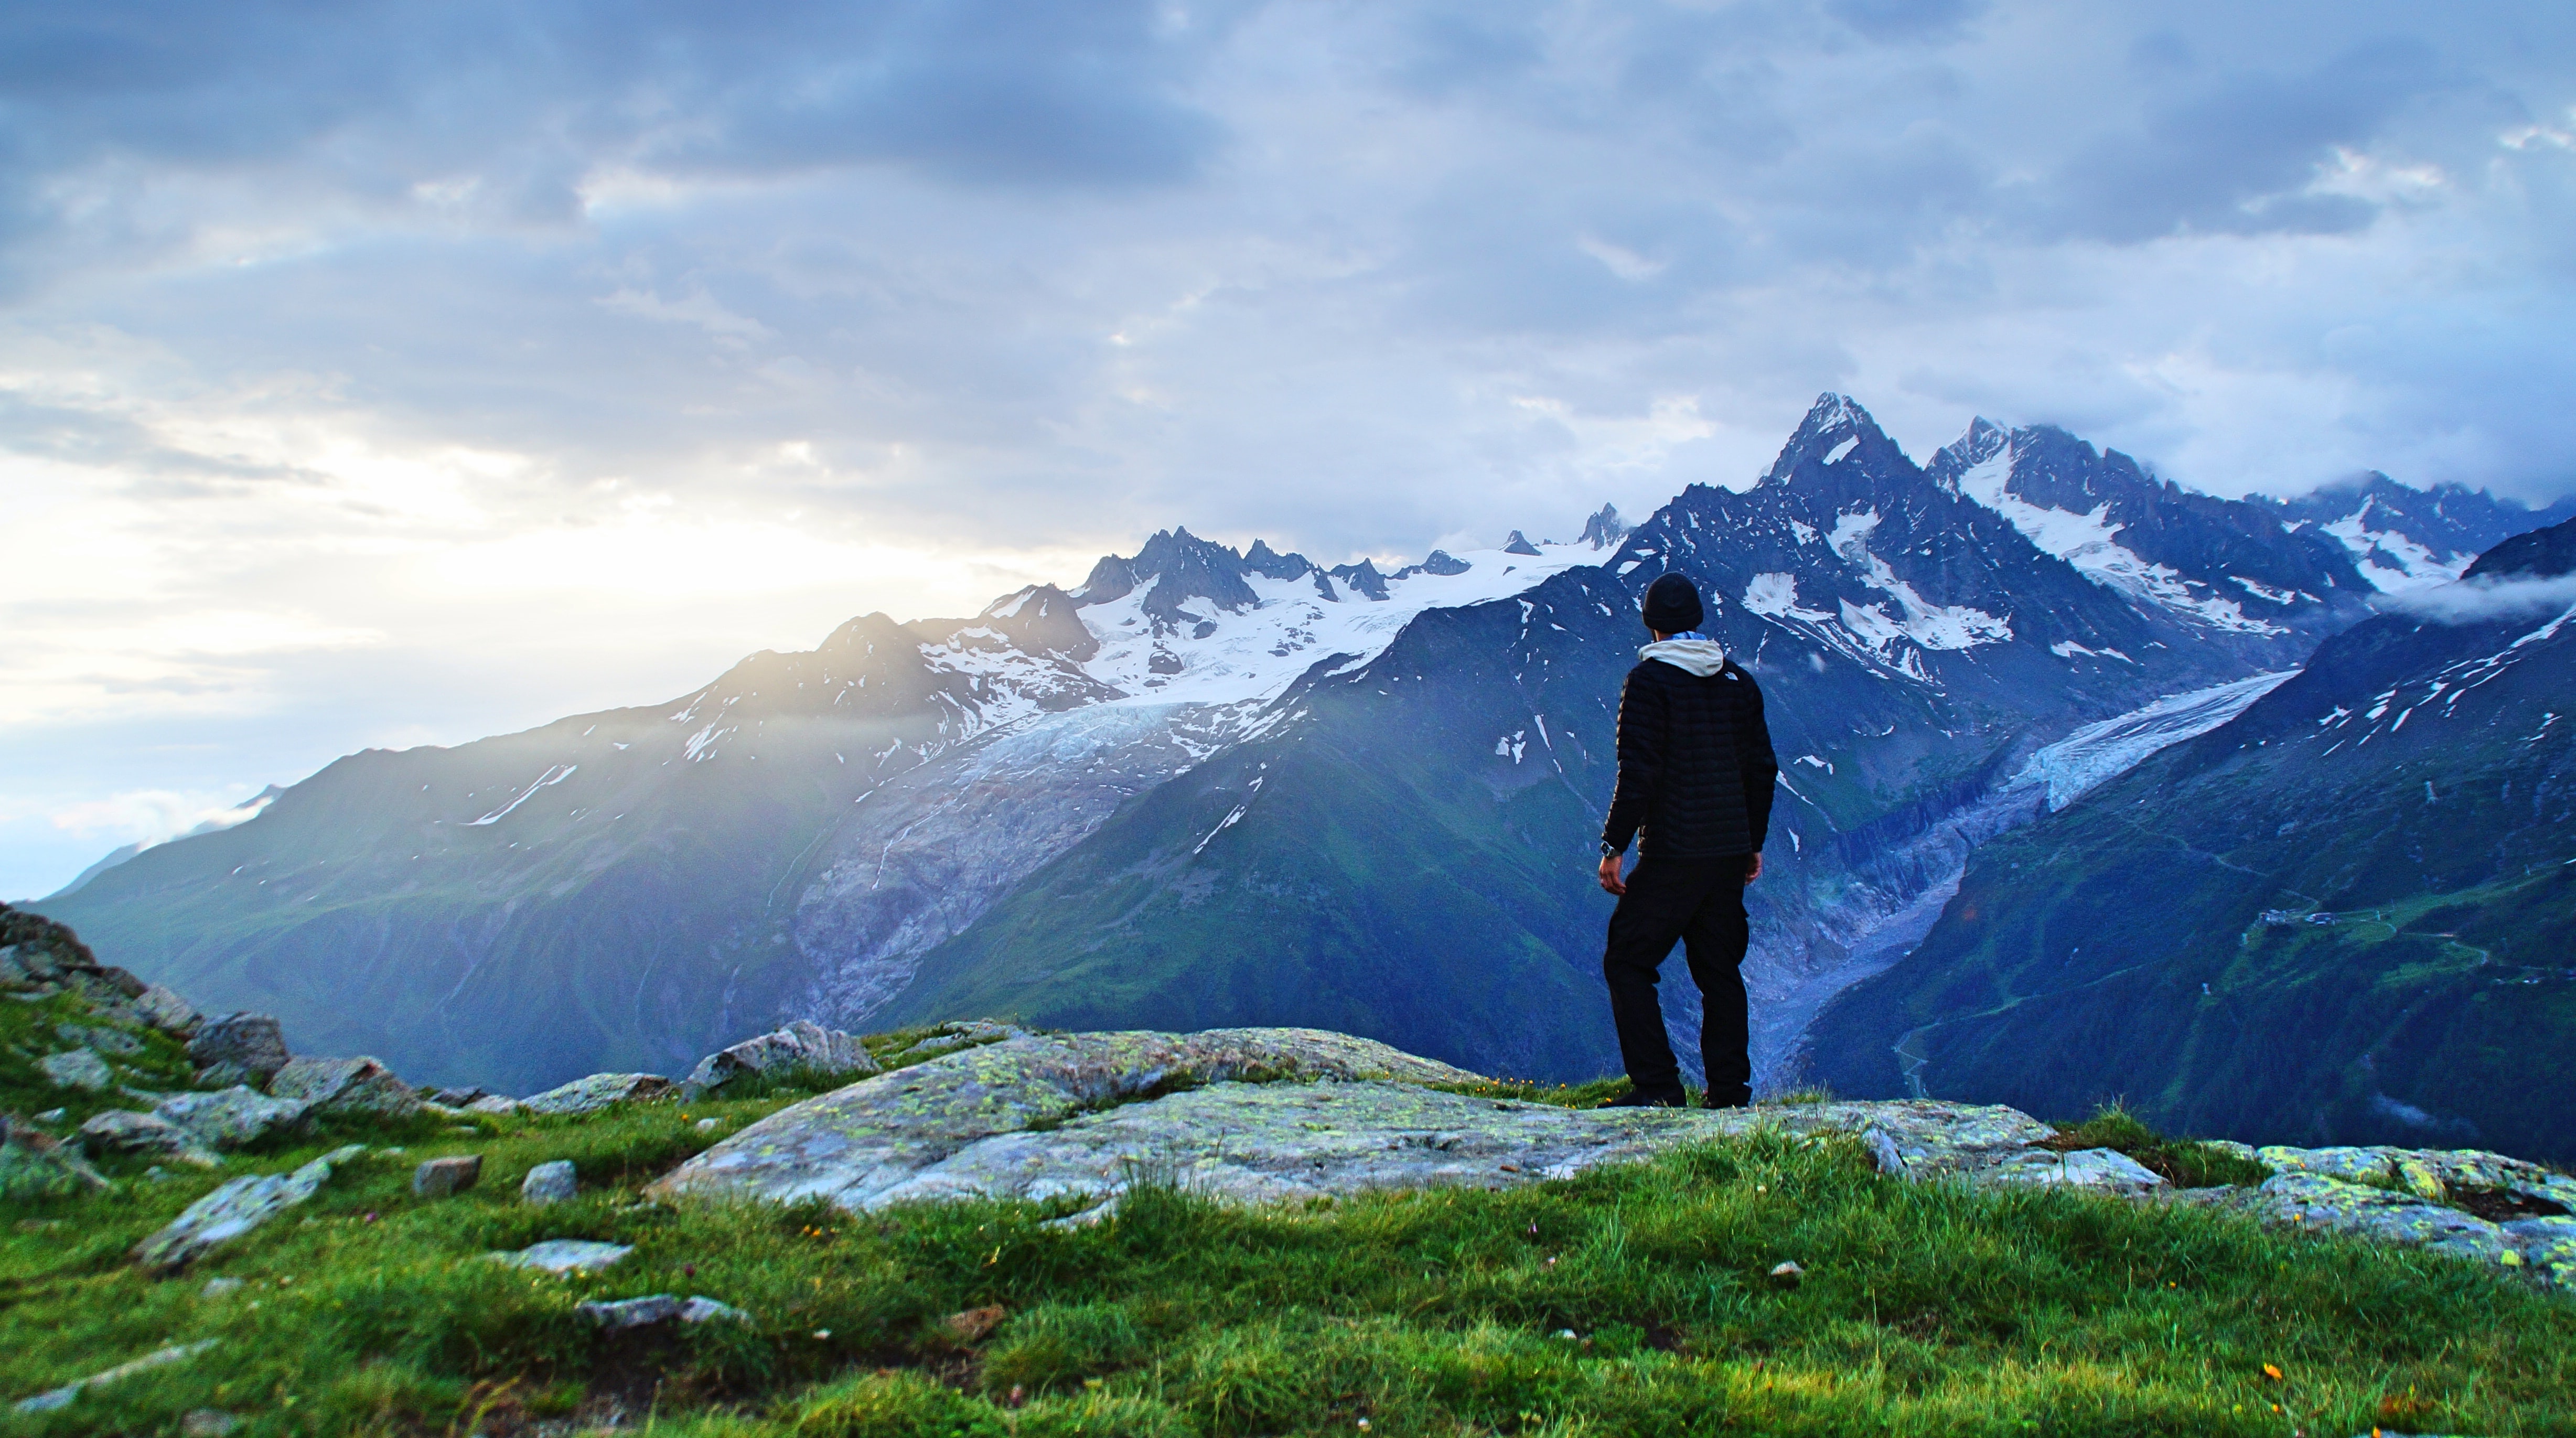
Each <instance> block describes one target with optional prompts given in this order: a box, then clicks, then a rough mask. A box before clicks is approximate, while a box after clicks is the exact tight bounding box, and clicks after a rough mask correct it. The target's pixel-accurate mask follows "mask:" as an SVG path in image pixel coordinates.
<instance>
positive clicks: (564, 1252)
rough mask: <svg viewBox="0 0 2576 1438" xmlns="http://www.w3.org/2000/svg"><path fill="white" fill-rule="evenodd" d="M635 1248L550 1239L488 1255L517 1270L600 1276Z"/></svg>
mask: <svg viewBox="0 0 2576 1438" xmlns="http://www.w3.org/2000/svg"><path fill="white" fill-rule="evenodd" d="M634 1251H635V1250H634V1248H633V1247H632V1246H630V1245H627V1244H618V1243H593V1242H591V1241H590V1240H588V1239H581V1238H549V1239H547V1240H546V1241H545V1242H543V1243H532V1244H530V1245H528V1246H527V1247H526V1248H522V1249H520V1250H518V1251H517V1252H515V1253H493V1254H487V1255H485V1256H486V1257H488V1258H490V1259H491V1260H492V1261H493V1262H495V1263H506V1264H508V1265H510V1266H511V1267H513V1268H534V1269H538V1270H540V1271H542V1272H546V1273H598V1272H601V1271H603V1270H605V1269H608V1268H611V1267H614V1266H615V1265H616V1264H617V1262H618V1261H619V1260H621V1259H623V1258H624V1257H626V1255H628V1254H630V1253H633V1252H634Z"/></svg>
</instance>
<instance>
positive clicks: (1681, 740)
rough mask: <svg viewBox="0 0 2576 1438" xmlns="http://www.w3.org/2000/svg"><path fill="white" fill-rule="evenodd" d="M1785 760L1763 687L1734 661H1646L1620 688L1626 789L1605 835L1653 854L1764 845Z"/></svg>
mask: <svg viewBox="0 0 2576 1438" xmlns="http://www.w3.org/2000/svg"><path fill="white" fill-rule="evenodd" d="M1779 773H1780V763H1779V761H1778V760H1777V759H1775V758H1773V757H1772V755H1771V731H1770V729H1769V728H1768V727H1766V726H1765V725H1764V724H1763V722H1762V690H1761V688H1760V686H1758V685H1756V684H1755V683H1754V682H1753V676H1752V675H1750V674H1747V673H1745V672H1744V671H1743V670H1742V669H1741V668H1739V667H1737V665H1736V663H1735V661H1734V660H1732V659H1730V660H1728V661H1727V662H1726V667H1725V668H1723V669H1720V670H1719V671H1718V672H1716V673H1715V674H1711V675H1709V676H1708V677H1706V678H1702V677H1700V676H1699V675H1696V674H1693V673H1691V672H1690V671H1688V670H1686V669H1681V668H1678V667H1676V666H1674V665H1670V664H1666V663H1664V662H1663V661H1662V660H1660V659H1649V660H1647V661H1645V662H1644V663H1642V664H1640V665H1638V666H1637V667H1636V668H1634V669H1631V670H1629V671H1628V682H1627V684H1626V686H1625V687H1623V688H1622V689H1621V690H1620V691H1619V787H1618V790H1617V792H1616V793H1614V794H1613V795H1612V796H1611V798H1610V818H1609V821H1608V822H1607V823H1605V824H1603V825H1602V826H1601V842H1602V843H1604V844H1615V845H1617V846H1618V847H1619V848H1621V849H1625V848H1627V847H1628V840H1629V839H1630V838H1631V837H1633V836H1634V835H1636V834H1637V833H1638V832H1639V831H1640V830H1643V831H1644V833H1645V838H1644V840H1643V842H1641V843H1640V844H1639V845H1638V854H1639V856H1640V857H1646V858H1674V859H1685V858H1719V857H1724V856H1727V855H1731V854H1751V853H1758V852H1760V850H1761V848H1762V837H1763V835H1764V834H1765V833H1766V832H1767V831H1768V830H1769V829H1770V827H1771V787H1772V784H1773V781H1774V780H1776V779H1777V778H1778V776H1779Z"/></svg>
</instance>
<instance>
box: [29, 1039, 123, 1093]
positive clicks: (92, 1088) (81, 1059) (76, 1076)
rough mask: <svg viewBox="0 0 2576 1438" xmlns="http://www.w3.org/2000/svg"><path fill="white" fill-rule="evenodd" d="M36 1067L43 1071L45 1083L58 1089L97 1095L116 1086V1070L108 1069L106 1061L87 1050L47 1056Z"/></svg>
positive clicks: (74, 1050)
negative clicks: (84, 1091)
mask: <svg viewBox="0 0 2576 1438" xmlns="http://www.w3.org/2000/svg"><path fill="white" fill-rule="evenodd" d="M36 1067H38V1068H40V1069H42V1070H44V1071H45V1078H46V1081H47V1082H50V1083H52V1084H53V1085H55V1086H56V1087H58V1088H76V1089H86V1090H88V1091H89V1092H91V1093H97V1092H98V1091H100V1090H102V1089H110V1088H114V1087H115V1086H116V1070H114V1069H111V1068H109V1067H108V1066H107V1060H105V1059H103V1058H100V1057H99V1056H98V1055H97V1054H95V1053H93V1052H91V1051H90V1050H88V1049H73V1050H72V1051H70V1052H69V1053H59V1054H47V1055H45V1056H44V1057H43V1058H41V1059H38V1060H37V1061H36Z"/></svg>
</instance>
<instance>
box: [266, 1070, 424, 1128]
mask: <svg viewBox="0 0 2576 1438" xmlns="http://www.w3.org/2000/svg"><path fill="white" fill-rule="evenodd" d="M268 1091H269V1092H270V1093H273V1094H275V1095H277V1096H278V1097H279V1098H293V1099H302V1100H304V1101H305V1102H307V1103H310V1104H311V1105H313V1108H314V1111H315V1112H317V1113H363V1114H376V1115H380V1116H382V1117H385V1118H409V1117H411V1116H412V1115H413V1114H416V1113H418V1112H420V1095H419V1094H418V1093H417V1092H415V1091H414V1090H413V1089H412V1086H411V1085H410V1084H407V1083H404V1082H403V1081H402V1080H401V1079H400V1078H397V1077H395V1075H394V1071H393V1070H392V1069H389V1068H386V1067H385V1066H384V1064H383V1063H382V1062H381V1061H380V1060H377V1059H373V1058H367V1057H363V1056H362V1057H359V1058H353V1059H291V1060H289V1061H288V1062H287V1064H286V1066H285V1067H284V1068H281V1069H279V1070H278V1071H277V1076H276V1077H275V1078H272V1079H270V1080H269V1081H268Z"/></svg>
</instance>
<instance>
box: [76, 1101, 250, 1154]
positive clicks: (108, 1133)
mask: <svg viewBox="0 0 2576 1438" xmlns="http://www.w3.org/2000/svg"><path fill="white" fill-rule="evenodd" d="M80 1136H81V1143H82V1144H83V1145H84V1146H85V1147H87V1148H88V1149H89V1150H90V1151H92V1152H95V1153H140V1154H149V1155H150V1156H152V1157H154V1158H164V1159H170V1160H173V1161H175V1162H179V1163H184V1164H189V1165H192V1166H194V1167H198V1168H213V1167H214V1166H216V1165H217V1164H220V1163H222V1162H223V1160H222V1159H221V1158H219V1157H217V1156H216V1155H215V1152H214V1150H212V1149H210V1148H208V1147H206V1146H205V1145H204V1144H203V1143H201V1142H199V1141H198V1139H197V1136H196V1135H195V1134H193V1133H190V1132H189V1131H188V1130H186V1129H184V1128H181V1127H180V1126H179V1125H177V1124H175V1123H172V1122H171V1121H170V1120H168V1119H166V1118H164V1117H162V1116H161V1115H159V1114H157V1113H129V1112H127V1111H125V1110H123V1109H109V1110H108V1111H106V1112H105V1113H94V1114H91V1115H90V1116H89V1121H88V1122H86V1123H84V1124H82V1125H81V1127H80Z"/></svg>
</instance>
